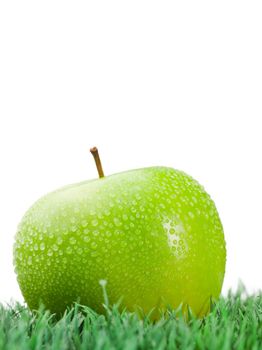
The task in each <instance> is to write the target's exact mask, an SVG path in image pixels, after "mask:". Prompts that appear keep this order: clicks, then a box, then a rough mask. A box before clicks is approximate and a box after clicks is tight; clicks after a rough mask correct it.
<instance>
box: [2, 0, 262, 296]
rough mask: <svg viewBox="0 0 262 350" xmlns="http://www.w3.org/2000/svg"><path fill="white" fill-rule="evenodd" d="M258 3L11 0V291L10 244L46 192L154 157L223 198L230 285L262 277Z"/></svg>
mask: <svg viewBox="0 0 262 350" xmlns="http://www.w3.org/2000/svg"><path fill="white" fill-rule="evenodd" d="M261 18H262V5H261V1H216V2H214V1H192V2H191V1H179V2H176V1H171V2H169V1H152V0H151V1H150V2H149V1H141V0H140V1H135V0H132V1H122V0H121V1H55V0H52V1H48V0H46V1H36V0H34V1H1V2H0V164H1V165H0V179H1V181H0V301H2V302H4V301H9V300H10V298H13V299H16V300H22V297H21V295H20V292H19V288H18V285H17V283H16V279H15V274H14V272H13V267H12V244H13V240H14V234H15V231H16V227H17V224H18V222H19V220H20V219H21V217H22V215H23V213H24V212H25V210H26V209H27V208H28V207H29V206H30V205H31V204H32V203H33V202H34V201H35V200H36V199H38V198H39V197H40V196H42V195H43V194H45V193H46V192H49V191H51V190H53V189H56V188H57V187H60V186H63V185H66V184H68V183H74V182H78V181H81V180H84V179H90V178H93V177H96V170H95V167H94V164H93V160H92V157H91V155H89V147H90V146H93V145H97V146H98V147H99V149H100V153H101V157H102V159H103V164H104V170H105V172H106V174H111V173H115V172H119V171H124V170H128V169H132V168H139V167H146V166H151V165H166V166H171V167H174V168H178V169H182V170H184V171H186V172H187V173H189V174H191V175H192V176H193V177H195V178H196V179H197V180H199V181H200V183H202V184H203V185H204V186H205V188H206V190H207V191H208V192H209V193H210V194H211V196H212V197H213V199H214V200H215V202H216V204H217V208H218V210H219V213H220V216H221V219H222V222H223V224H224V229H225V237H226V241H227V250H228V258H227V269H226V276H225V282H224V287H223V292H224V293H226V292H227V290H228V289H229V288H230V287H232V288H234V289H235V288H236V286H237V284H238V281H239V279H241V280H242V281H243V283H244V284H245V285H246V287H247V289H248V291H249V292H250V293H252V292H254V291H257V290H259V289H260V288H261V287H262V274H261V267H262V256H261V246H262V231H261V226H262V224H261V222H262V205H261V198H262V185H261V181H262V167H261V161H262V157H261V151H262V129H261V118H262V20H261Z"/></svg>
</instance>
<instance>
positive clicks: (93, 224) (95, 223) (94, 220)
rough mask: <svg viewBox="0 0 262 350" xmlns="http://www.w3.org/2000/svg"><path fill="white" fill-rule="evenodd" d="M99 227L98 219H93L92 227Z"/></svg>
mask: <svg viewBox="0 0 262 350" xmlns="http://www.w3.org/2000/svg"><path fill="white" fill-rule="evenodd" d="M97 225H98V221H97V220H96V219H93V220H92V226H94V227H95V226H97Z"/></svg>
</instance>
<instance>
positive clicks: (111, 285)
mask: <svg viewBox="0 0 262 350" xmlns="http://www.w3.org/2000/svg"><path fill="white" fill-rule="evenodd" d="M95 159H96V161H97V165H98V169H99V161H98V160H99V159H98V158H97V157H96V158H95ZM101 169H102V168H100V170H99V173H100V178H99V179H95V180H91V181H85V182H81V183H77V184H74V185H69V186H66V187H63V188H61V189H58V190H57V191H54V192H52V193H50V194H47V195H46V196H44V197H42V198H41V199H39V200H38V201H37V202H36V203H35V204H34V205H33V206H32V207H31V208H30V209H29V210H28V211H27V213H26V214H25V216H24V217H23V219H22V222H21V223H20V225H19V227H18V231H17V234H16V239H15V244H14V264H15V271H16V273H17V279H18V283H19V285H20V288H21V291H22V294H23V296H24V298H25V301H26V302H27V303H28V305H29V307H30V308H31V309H35V308H38V306H39V303H43V304H44V305H45V306H46V308H48V309H49V310H51V312H57V313H60V312H63V311H64V310H65V308H66V307H67V306H70V305H71V304H72V303H73V302H74V301H79V302H80V303H81V304H85V305H88V306H90V307H91V308H93V309H95V310H97V311H98V312H103V306H102V304H103V294H102V289H101V286H100V284H99V281H100V280H106V281H107V286H106V290H107V294H108V298H109V301H110V303H111V304H113V303H115V302H117V301H118V300H119V299H120V298H122V305H123V306H124V307H126V308H127V309H128V310H131V311H132V310H136V309H137V307H139V308H142V310H143V311H144V312H145V313H147V312H149V311H150V310H152V308H155V309H163V308H165V307H167V306H169V307H172V308H176V307H178V306H179V305H180V304H181V303H182V305H184V306H185V305H189V306H190V307H191V309H192V310H193V312H194V313H195V314H196V315H197V316H202V315H204V314H206V313H207V312H208V311H209V301H210V298H211V297H212V298H214V299H216V298H218V296H219V294H220V292H221V288H222V283H223V278H224V272H225V262H226V248H225V241H224V233H223V227H222V224H221V221H220V219H219V215H218V212H217V210H216V207H215V204H214V202H213V201H212V200H211V198H210V196H209V195H208V194H207V193H206V192H205V190H204V189H203V187H202V186H200V185H199V184H198V182H196V181H195V180H194V179H193V178H192V177H190V176H188V175H186V174H185V173H184V172H182V171H178V170H174V169H172V168H167V167H149V168H144V169H138V170H131V171H127V172H123V173H119V174H115V175H111V176H106V177H103V173H102V172H101V171H102V170H101Z"/></svg>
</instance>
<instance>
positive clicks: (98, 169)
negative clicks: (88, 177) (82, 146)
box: [90, 147, 105, 178]
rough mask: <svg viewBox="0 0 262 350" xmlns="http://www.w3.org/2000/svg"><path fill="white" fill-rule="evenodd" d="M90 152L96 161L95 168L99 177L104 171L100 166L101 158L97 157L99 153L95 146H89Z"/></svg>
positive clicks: (102, 175)
mask: <svg viewBox="0 0 262 350" xmlns="http://www.w3.org/2000/svg"><path fill="white" fill-rule="evenodd" d="M90 152H91V153H92V155H93V157H94V160H95V162H96V168H97V172H98V175H99V177H100V178H101V177H104V176H105V175H104V172H103V168H102V164H101V160H100V157H99V153H98V149H97V148H96V147H92V148H90Z"/></svg>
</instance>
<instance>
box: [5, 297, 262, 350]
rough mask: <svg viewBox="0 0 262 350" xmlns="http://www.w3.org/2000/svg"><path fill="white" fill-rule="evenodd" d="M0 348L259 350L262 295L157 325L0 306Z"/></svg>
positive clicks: (132, 318) (78, 309)
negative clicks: (203, 314) (199, 315)
mask: <svg viewBox="0 0 262 350" xmlns="http://www.w3.org/2000/svg"><path fill="white" fill-rule="evenodd" d="M0 349H1V350H2V349H12V350H13V349H14V350H27V349H59V350H66V349H70V350H71V349H92V350H93V349H121V350H124V349H128V350H132V349H158V350H161V349H208V350H209V349H211V350H213V349H214V350H215V349H218V350H226V349H239V350H240V349H242V350H249V349H250V350H251V349H252V350H255V349H256V350H261V349H262V293H259V294H257V295H256V296H255V295H254V296H244V294H243V293H240V292H239V293H236V294H235V295H233V294H231V293H229V294H228V296H227V297H225V298H221V299H220V300H219V301H218V302H217V303H216V304H214V305H213V306H212V312H211V313H210V314H209V315H208V316H207V317H206V318H204V319H202V320H198V319H195V318H194V317H192V316H190V317H189V319H188V321H184V319H183V317H181V315H180V314H179V311H176V312H175V311H170V312H168V313H167V314H166V315H163V317H162V318H161V319H160V320H159V321H157V322H152V321H150V319H149V317H144V318H143V319H139V318H138V317H137V316H136V315H135V314H132V313H128V312H125V311H124V312H121V313H120V312H119V310H118V308H117V306H113V307H112V308H107V309H106V313H105V315H98V314H96V313H95V312H94V311H93V310H91V309H89V308H88V307H85V306H81V305H78V304H75V306H74V308H72V309H70V310H68V311H67V312H66V313H65V314H64V316H63V317H62V318H61V319H59V320H57V319H56V318H55V316H54V315H51V314H50V313H49V312H48V311H45V310H44V309H43V308H42V309H40V310H39V311H38V312H35V313H32V312H30V311H29V310H28V308H26V307H24V306H22V305H20V304H15V305H12V306H3V305H0Z"/></svg>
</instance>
